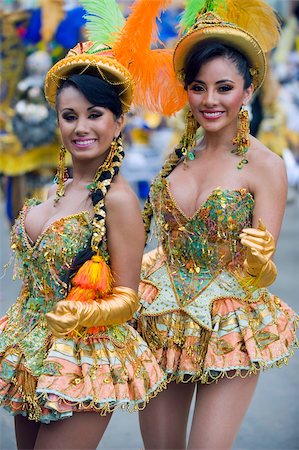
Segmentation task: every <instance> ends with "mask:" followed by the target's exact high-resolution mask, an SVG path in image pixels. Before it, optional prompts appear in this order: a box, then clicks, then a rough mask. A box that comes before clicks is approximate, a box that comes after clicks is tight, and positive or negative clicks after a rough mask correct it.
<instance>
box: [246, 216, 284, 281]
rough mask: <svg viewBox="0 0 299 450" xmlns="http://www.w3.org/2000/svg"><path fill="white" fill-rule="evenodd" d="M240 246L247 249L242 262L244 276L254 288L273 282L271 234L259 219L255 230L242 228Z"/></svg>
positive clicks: (273, 249) (273, 243)
mask: <svg viewBox="0 0 299 450" xmlns="http://www.w3.org/2000/svg"><path fill="white" fill-rule="evenodd" d="M240 239H241V243H242V245H244V246H245V247H247V249H246V250H247V251H246V258H245V261H244V271H245V274H246V275H248V276H249V277H251V278H252V284H253V285H255V286H256V287H266V286H269V285H270V284H272V283H273V282H274V281H275V278H276V276H277V270H276V266H275V264H274V262H273V261H271V257H272V256H273V254H274V251H275V241H274V238H273V236H272V234H271V233H270V232H269V231H268V230H267V229H266V227H265V225H264V224H263V222H262V220H261V219H259V221H258V226H257V228H244V230H242V233H241V234H240Z"/></svg>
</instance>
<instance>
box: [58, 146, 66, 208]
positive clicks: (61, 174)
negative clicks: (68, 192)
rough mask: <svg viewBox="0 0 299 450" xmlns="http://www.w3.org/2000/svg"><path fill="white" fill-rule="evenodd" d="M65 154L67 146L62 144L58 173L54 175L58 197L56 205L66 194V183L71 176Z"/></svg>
mask: <svg viewBox="0 0 299 450" xmlns="http://www.w3.org/2000/svg"><path fill="white" fill-rule="evenodd" d="M65 154H66V148H65V146H64V145H62V146H61V147H60V151H59V160H58V167H57V173H56V175H55V177H54V183H56V184H57V189H56V197H55V199H54V206H56V205H57V202H58V201H59V199H60V198H61V197H63V196H64V188H65V187H64V183H65V182H66V180H67V179H68V178H69V174H68V171H67V168H66V167H65Z"/></svg>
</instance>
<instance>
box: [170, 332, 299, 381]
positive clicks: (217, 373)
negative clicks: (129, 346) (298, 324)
mask: <svg viewBox="0 0 299 450" xmlns="http://www.w3.org/2000/svg"><path fill="white" fill-rule="evenodd" d="M295 348H299V342H298V340H297V339H296V340H295V341H294V343H293V345H292V346H291V348H290V349H289V354H288V355H285V356H282V357H281V358H280V359H278V360H277V361H257V362H256V363H254V364H251V365H250V366H247V367H234V366H232V367H225V368H223V369H221V370H219V368H214V369H212V368H209V369H208V370H207V369H203V370H202V371H200V372H195V373H188V372H185V373H184V372H172V371H171V370H169V369H166V368H163V367H162V369H163V370H164V371H165V373H166V376H167V383H170V382H172V381H175V382H176V383H195V382H199V383H201V384H211V383H214V382H216V383H217V381H219V380H220V379H222V378H227V379H229V380H231V379H233V378H235V377H241V378H246V377H247V376H250V375H256V374H258V373H259V372H265V371H266V370H268V369H272V368H275V367H276V368H279V369H281V368H282V367H284V366H287V365H288V363H289V360H290V358H291V357H292V356H293V355H294V350H295Z"/></svg>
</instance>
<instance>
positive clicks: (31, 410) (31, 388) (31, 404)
mask: <svg viewBox="0 0 299 450" xmlns="http://www.w3.org/2000/svg"><path fill="white" fill-rule="evenodd" d="M12 383H13V384H14V385H15V387H16V389H17V391H18V394H19V395H20V396H21V398H22V400H23V401H24V403H25V404H26V406H27V408H28V419H29V420H35V421H36V422H38V421H39V419H40V416H41V413H42V409H41V407H40V405H39V402H38V397H37V395H36V385H37V380H36V378H35V377H34V376H33V375H31V374H30V373H29V372H28V371H27V370H26V369H21V368H20V369H19V370H18V372H17V376H16V377H13V378H12Z"/></svg>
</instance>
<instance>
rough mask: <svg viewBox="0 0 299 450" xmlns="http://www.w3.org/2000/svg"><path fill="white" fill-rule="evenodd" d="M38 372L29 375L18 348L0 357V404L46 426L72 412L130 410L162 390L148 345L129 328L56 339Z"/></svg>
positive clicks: (163, 381)
mask: <svg viewBox="0 0 299 450" xmlns="http://www.w3.org/2000/svg"><path fill="white" fill-rule="evenodd" d="M112 335H115V336H114V337H115V339H113V336H112ZM116 335H117V337H118V338H119V340H118V341H116ZM122 338H123V342H122ZM1 356H2V357H1ZM39 371H40V373H41V375H40V376H34V375H32V370H30V369H28V368H27V367H26V359H25V357H24V355H23V353H22V350H21V349H18V348H16V347H14V348H12V347H10V348H9V349H7V351H6V353H5V354H3V355H0V404H1V405H2V406H4V408H5V409H6V410H8V411H9V412H10V413H11V414H13V415H15V414H22V415H24V416H27V417H28V419H30V420H35V421H39V422H43V423H49V422H51V421H56V420H60V419H64V418H67V417H70V416H72V414H73V413H74V412H83V411H95V412H97V413H99V414H100V415H106V414H107V413H111V412H112V411H114V410H115V409H118V408H121V409H124V410H128V411H130V412H132V411H135V410H139V409H143V408H144V407H145V406H146V404H147V403H148V402H149V401H150V399H151V398H153V397H155V396H156V395H157V394H158V393H159V392H160V391H162V390H163V389H165V388H166V386H167V381H166V378H167V377H166V375H165V374H164V372H163V371H162V369H161V368H160V367H159V365H158V363H157V361H156V360H155V358H154V356H153V355H152V353H151V352H150V351H149V349H148V347H147V345H146V344H145V342H144V341H143V340H142V339H141V337H140V336H139V335H138V333H137V332H136V331H135V330H133V329H132V328H131V327H129V326H128V325H124V326H123V327H117V330H114V331H113V330H112V332H111V336H110V338H108V336H106V337H105V338H98V337H97V338H95V337H89V338H88V339H78V340H75V339H73V338H68V339H55V340H54V341H53V342H52V344H51V346H50V348H49V351H48V352H47V357H46V359H45V360H44V361H43V364H42V367H40V368H39Z"/></svg>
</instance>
